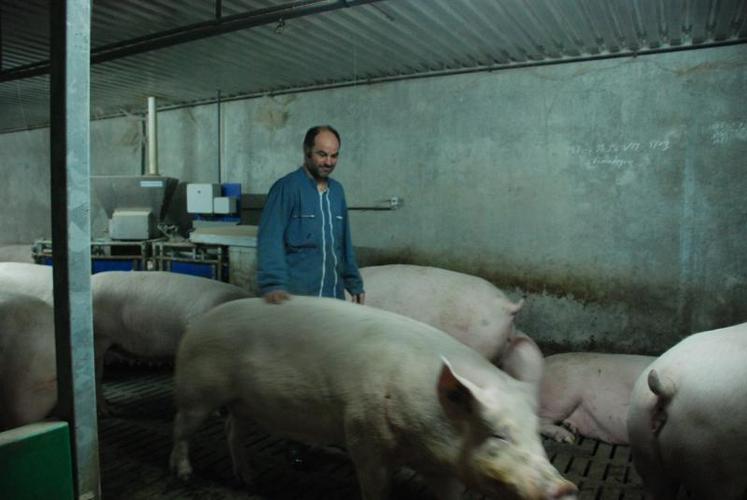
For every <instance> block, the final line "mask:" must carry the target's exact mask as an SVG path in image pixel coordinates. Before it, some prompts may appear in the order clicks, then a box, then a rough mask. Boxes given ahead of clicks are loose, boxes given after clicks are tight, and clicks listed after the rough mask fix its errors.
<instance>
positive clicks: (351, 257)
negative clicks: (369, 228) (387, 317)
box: [342, 192, 364, 295]
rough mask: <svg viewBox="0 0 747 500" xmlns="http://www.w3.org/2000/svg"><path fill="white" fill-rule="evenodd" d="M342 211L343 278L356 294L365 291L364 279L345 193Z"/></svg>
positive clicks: (347, 286) (346, 286)
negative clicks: (356, 255)
mask: <svg viewBox="0 0 747 500" xmlns="http://www.w3.org/2000/svg"><path fill="white" fill-rule="evenodd" d="M342 213H343V214H344V215H343V217H344V218H345V219H344V221H343V222H344V227H343V231H344V232H345V247H344V249H343V252H344V253H345V255H344V263H343V269H342V280H343V282H344V283H345V289H346V290H347V291H348V292H350V293H351V294H353V295H355V294H358V293H363V291H364V290H363V279H362V278H361V273H360V272H359V271H358V264H357V263H356V258H355V250H353V240H352V237H351V235H350V219H349V217H348V204H347V202H346V201H345V193H344V192H343V194H342Z"/></svg>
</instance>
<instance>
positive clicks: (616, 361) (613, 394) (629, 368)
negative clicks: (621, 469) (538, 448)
mask: <svg viewBox="0 0 747 500" xmlns="http://www.w3.org/2000/svg"><path fill="white" fill-rule="evenodd" d="M655 359H656V358H655V357H653V356H640V355H635V354H604V353H594V352H569V353H563V354H555V355H553V356H548V357H547V358H545V367H544V376H543V378H542V384H541V386H540V387H541V388H540V410H539V416H540V422H541V431H542V434H544V435H545V436H548V437H551V438H553V439H555V440H556V441H564V442H568V443H572V442H573V441H574V433H577V434H581V435H582V436H585V437H590V438H594V439H600V440H602V441H605V442H607V443H612V444H628V431H627V427H626V425H625V419H626V418H627V415H628V406H629V405H630V394H631V392H632V391H633V385H634V384H635V381H636V379H637V378H638V376H639V375H640V374H641V372H643V370H644V369H645V368H646V367H647V366H648V365H650V364H651V362H652V361H654V360H655ZM556 422H562V423H563V424H565V425H566V426H567V427H569V428H570V429H571V432H569V431H568V430H567V429H565V428H563V427H561V426H559V425H555V423H556Z"/></svg>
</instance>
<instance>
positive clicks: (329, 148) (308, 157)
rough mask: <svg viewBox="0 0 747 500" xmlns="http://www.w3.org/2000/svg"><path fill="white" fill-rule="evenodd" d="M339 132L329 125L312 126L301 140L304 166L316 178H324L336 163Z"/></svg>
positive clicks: (338, 149) (338, 148)
mask: <svg viewBox="0 0 747 500" xmlns="http://www.w3.org/2000/svg"><path fill="white" fill-rule="evenodd" d="M339 151H340V134H338V133H337V130H335V129H334V128H332V127H331V126H329V125H320V126H317V127H312V128H310V129H309V130H308V131H307V132H306V137H304V140H303V153H304V161H303V164H304V167H306V170H308V171H309V173H310V174H311V175H312V176H313V177H314V178H315V179H316V180H324V179H326V178H327V177H329V175H330V174H331V173H332V171H333V170H334V169H335V165H337V156H338V154H339Z"/></svg>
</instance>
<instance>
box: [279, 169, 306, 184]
mask: <svg viewBox="0 0 747 500" xmlns="http://www.w3.org/2000/svg"><path fill="white" fill-rule="evenodd" d="M304 177H305V176H304V174H303V171H302V170H301V169H300V168H297V169H296V170H294V171H292V172H288V173H287V174H285V175H284V176H282V177H281V178H279V179H278V180H276V181H275V183H274V186H287V185H293V184H299V183H301V182H302V181H303V180H304Z"/></svg>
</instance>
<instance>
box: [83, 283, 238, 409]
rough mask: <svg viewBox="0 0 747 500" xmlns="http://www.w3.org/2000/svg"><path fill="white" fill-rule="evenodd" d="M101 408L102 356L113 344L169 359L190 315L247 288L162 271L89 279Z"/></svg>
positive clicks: (134, 352)
mask: <svg viewBox="0 0 747 500" xmlns="http://www.w3.org/2000/svg"><path fill="white" fill-rule="evenodd" d="M91 295H92V299H93V335H94V348H95V351H96V377H97V381H98V382H99V383H98V384H97V387H98V388H99V397H98V401H99V409H100V411H102V412H103V413H106V412H107V411H108V409H107V407H106V403H105V401H104V398H103V397H102V396H103V395H102V394H101V384H100V381H101V376H102V374H103V369H104V354H105V353H106V351H107V350H108V349H109V348H110V347H112V346H117V347H119V348H121V349H122V350H124V351H126V352H127V353H129V354H132V355H134V356H136V357H141V358H146V359H147V358H154V359H162V358H166V359H172V358H173V357H174V354H176V348H177V346H178V344H179V341H180V340H181V338H182V335H183V334H184V331H185V328H186V325H187V322H188V321H190V320H191V319H192V318H195V317H197V316H199V315H200V314H202V313H204V312H206V311H208V310H210V309H212V308H213V307H215V306H217V305H219V304H222V303H223V302H227V301H229V300H235V299H241V298H245V297H248V296H249V292H247V291H246V290H243V289H241V288H239V287H237V286H234V285H230V284H228V283H223V282H220V281H215V280H211V279H208V278H201V277H198V276H190V275H186V274H178V273H170V272H164V271H110V272H103V273H98V274H94V275H93V276H92V277H91Z"/></svg>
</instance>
